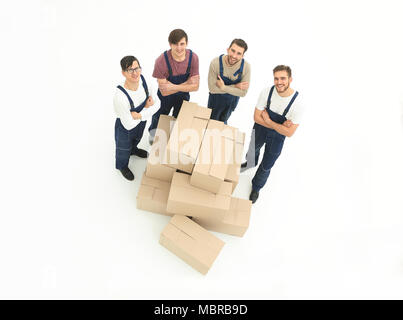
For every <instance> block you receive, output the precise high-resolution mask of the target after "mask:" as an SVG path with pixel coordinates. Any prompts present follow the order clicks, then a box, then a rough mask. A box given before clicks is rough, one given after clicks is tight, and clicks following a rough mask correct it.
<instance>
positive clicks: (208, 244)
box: [160, 215, 225, 274]
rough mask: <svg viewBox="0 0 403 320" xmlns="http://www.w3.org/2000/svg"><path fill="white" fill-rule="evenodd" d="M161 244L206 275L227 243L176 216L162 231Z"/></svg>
mask: <svg viewBox="0 0 403 320" xmlns="http://www.w3.org/2000/svg"><path fill="white" fill-rule="evenodd" d="M160 244H161V245H163V246H164V247H166V248H167V249H168V250H170V251H171V252H172V253H174V254H175V255H177V256H178V257H179V258H181V259H182V260H183V261H185V262H186V263H188V264H189V265H190V266H192V267H193V268H195V269H196V270H197V271H199V272H200V273H202V274H206V273H207V272H208V271H209V269H210V268H211V266H212V265H213V263H214V261H215V259H216V258H217V256H218V254H219V253H220V251H221V249H222V247H223V246H224V244H225V243H224V242H223V241H222V240H220V239H218V238H217V237H216V236H214V235H213V234H211V233H210V232H208V231H207V230H205V229H203V228H202V227H200V226H199V225H197V224H196V223H195V222H193V221H192V220H190V219H189V218H187V217H185V216H179V215H175V216H173V217H172V219H171V220H170V221H169V223H168V225H167V226H166V227H165V229H164V230H163V231H162V233H161V237H160Z"/></svg>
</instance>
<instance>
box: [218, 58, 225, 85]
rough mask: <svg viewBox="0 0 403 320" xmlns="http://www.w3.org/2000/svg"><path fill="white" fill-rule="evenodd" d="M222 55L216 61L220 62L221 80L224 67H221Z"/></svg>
mask: <svg viewBox="0 0 403 320" xmlns="http://www.w3.org/2000/svg"><path fill="white" fill-rule="evenodd" d="M223 56H224V55H223V54H222V55H221V56H220V58H219V59H218V60H219V62H220V77H221V79H222V78H223V77H224V66H223V63H222V57H223Z"/></svg>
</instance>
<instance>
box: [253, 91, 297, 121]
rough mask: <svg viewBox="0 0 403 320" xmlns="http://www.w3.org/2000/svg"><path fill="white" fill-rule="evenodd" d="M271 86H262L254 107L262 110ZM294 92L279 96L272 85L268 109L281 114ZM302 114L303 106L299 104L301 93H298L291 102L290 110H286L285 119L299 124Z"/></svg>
mask: <svg viewBox="0 0 403 320" xmlns="http://www.w3.org/2000/svg"><path fill="white" fill-rule="evenodd" d="M271 87H272V86H270V87H267V88H264V89H263V90H262V91H261V93H260V95H259V99H258V101H257V104H256V109H259V110H264V109H265V108H266V106H267V98H268V97H269V93H270V89H271ZM294 94H295V92H294V93H293V94H292V95H290V96H289V97H281V96H280V95H279V94H278V93H277V89H276V87H274V90H273V94H272V96H271V103H270V110H271V111H273V112H275V113H278V114H283V112H284V110H285V109H286V108H287V106H288V104H289V102H290V101H291V99H292V97H293V96H294ZM302 114H303V106H302V105H301V94H300V93H298V96H297V98H296V99H295V100H294V102H293V104H292V105H291V107H290V110H288V112H287V114H286V115H285V117H286V118H287V120H291V121H292V122H293V123H294V124H299V123H300V121H301V118H302Z"/></svg>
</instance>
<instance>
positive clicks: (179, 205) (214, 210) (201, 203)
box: [167, 172, 232, 220]
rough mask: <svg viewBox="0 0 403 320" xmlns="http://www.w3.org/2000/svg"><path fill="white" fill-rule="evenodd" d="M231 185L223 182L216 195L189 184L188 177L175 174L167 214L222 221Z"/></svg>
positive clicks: (229, 196) (227, 206)
mask: <svg viewBox="0 0 403 320" xmlns="http://www.w3.org/2000/svg"><path fill="white" fill-rule="evenodd" d="M231 192H232V184H231V183H229V182H224V183H223V184H222V186H221V188H220V190H219V192H218V193H217V194H215V193H212V192H209V191H206V190H202V189H199V188H197V187H195V186H192V185H191V184H190V175H188V174H185V173H180V172H175V173H174V176H173V178H172V183H171V190H170V191H169V196H168V204H167V212H169V213H172V214H181V215H185V216H191V217H200V218H215V219H218V220H220V219H223V218H224V215H225V214H226V213H227V211H228V210H229V208H230V203H231Z"/></svg>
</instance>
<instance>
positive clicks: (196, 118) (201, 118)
mask: <svg viewBox="0 0 403 320" xmlns="http://www.w3.org/2000/svg"><path fill="white" fill-rule="evenodd" d="M210 114H211V109H208V108H204V107H200V106H198V105H197V104H196V103H192V102H188V101H183V104H182V107H181V111H180V112H179V115H178V118H177V120H176V122H175V125H174V127H173V129H172V132H171V136H170V138H169V141H168V146H167V148H166V159H168V161H167V162H168V163H167V165H168V166H170V167H172V168H175V169H179V170H182V171H184V172H188V173H192V171H193V167H194V164H195V163H196V159H197V155H198V153H199V149H200V145H201V141H202V140H203V135H204V131H205V129H206V127H207V123H208V119H209V118H210ZM187 130H191V132H192V133H193V134H195V135H194V136H193V139H192V138H191V137H187V139H185V140H183V139H184V137H185V136H183V134H184V133H185V132H187ZM181 135H182V136H181ZM181 138H182V139H181Z"/></svg>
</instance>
